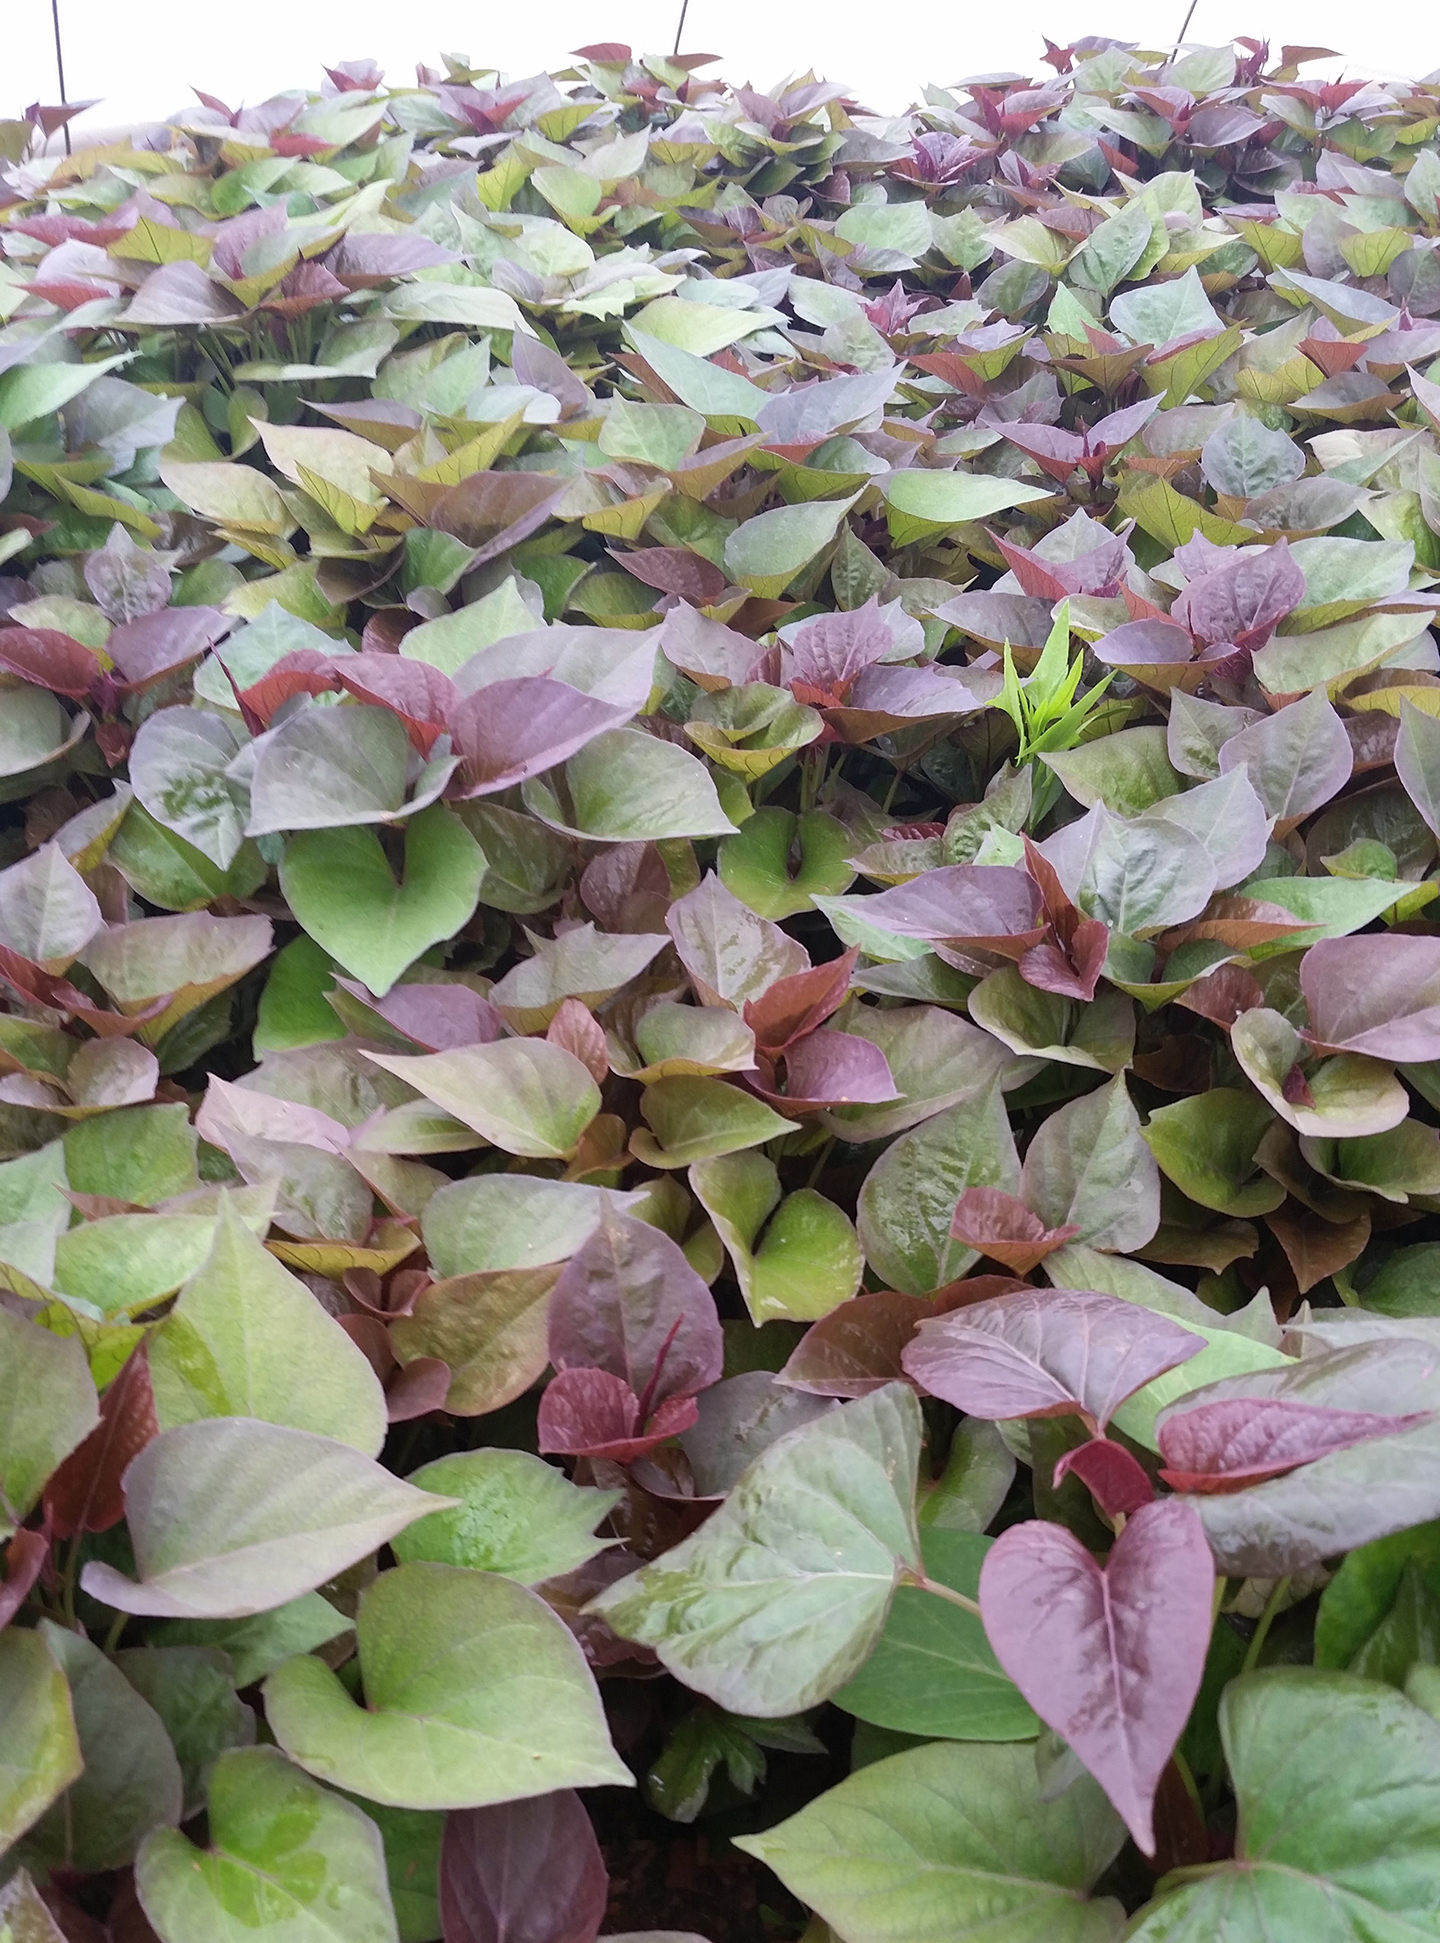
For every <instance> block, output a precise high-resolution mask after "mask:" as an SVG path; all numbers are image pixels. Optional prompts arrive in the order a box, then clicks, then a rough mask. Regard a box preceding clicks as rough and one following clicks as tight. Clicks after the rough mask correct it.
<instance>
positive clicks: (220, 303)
mask: <svg viewBox="0 0 1440 1943" xmlns="http://www.w3.org/2000/svg"><path fill="white" fill-rule="evenodd" d="M282 214H283V212H282ZM244 315H245V306H244V304H242V303H241V302H240V301H239V299H238V298H236V297H232V296H231V295H230V292H229V291H228V290H227V289H225V287H224V285H223V284H218V283H214V282H212V281H211V279H210V278H209V277H207V276H206V274H205V272H204V271H203V270H202V269H201V268H200V265H199V264H198V263H191V262H188V261H182V262H179V263H163V264H162V265H161V266H160V268H159V269H158V270H152V271H151V273H150V275H149V276H148V277H146V279H145V281H144V283H142V284H141V286H140V288H139V289H138V290H137V291H136V293H135V295H134V296H133V297H132V298H131V299H130V302H129V304H128V306H127V307H126V309H125V312H124V314H123V315H122V316H121V317H120V318H119V319H118V322H119V323H120V324H121V325H122V326H123V327H124V328H125V329H127V330H136V329H138V328H139V326H141V325H142V324H143V325H145V326H146V328H147V329H150V328H156V327H159V326H164V325H170V324H223V323H226V322H228V320H229V319H230V318H232V317H243V316H244Z"/></svg>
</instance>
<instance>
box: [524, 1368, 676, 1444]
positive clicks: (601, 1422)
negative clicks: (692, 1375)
mask: <svg viewBox="0 0 1440 1943" xmlns="http://www.w3.org/2000/svg"><path fill="white" fill-rule="evenodd" d="M699 1414H700V1413H699V1409H698V1407H697V1405H696V1402H695V1399H694V1397H693V1396H676V1397H667V1398H666V1399H665V1401H664V1402H663V1403H662V1404H661V1405H660V1408H659V1409H658V1410H657V1411H656V1412H655V1414H654V1415H653V1416H652V1417H650V1418H649V1419H648V1421H647V1420H646V1419H645V1417H644V1415H643V1413H642V1411H641V1408H640V1399H639V1398H638V1397H637V1396H636V1394H635V1392H634V1391H633V1390H632V1389H631V1388H630V1385H629V1384H628V1383H626V1382H625V1380H624V1379H623V1378H622V1377H618V1376H612V1375H611V1373H610V1371H609V1370H595V1369H570V1370H561V1372H560V1374H559V1375H558V1376H556V1377H554V1378H553V1379H552V1380H551V1382H549V1383H548V1384H547V1385H546V1387H545V1393H544V1395H543V1396H542V1397H541V1399H540V1410H539V1415H538V1419H537V1437H538V1442H539V1447H540V1449H541V1450H542V1451H547V1452H553V1453H556V1454H564V1455H566V1456H571V1457H599V1458H606V1459H608V1460H609V1462H611V1463H612V1464H633V1463H634V1461H635V1459H636V1458H637V1457H643V1456H644V1455H645V1454H646V1452H647V1451H652V1450H654V1449H655V1447H656V1445H657V1444H663V1443H664V1442H665V1440H666V1439H667V1438H669V1437H677V1436H679V1434H680V1432H681V1431H682V1430H688V1429H689V1428H690V1426H691V1425H692V1424H693V1423H695V1422H696V1421H697V1419H698V1417H699Z"/></svg>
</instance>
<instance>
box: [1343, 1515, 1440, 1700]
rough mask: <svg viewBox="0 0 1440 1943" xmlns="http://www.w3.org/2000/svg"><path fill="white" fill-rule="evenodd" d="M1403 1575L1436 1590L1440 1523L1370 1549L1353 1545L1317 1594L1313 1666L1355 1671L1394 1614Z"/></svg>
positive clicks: (1378, 1541)
mask: <svg viewBox="0 0 1440 1943" xmlns="http://www.w3.org/2000/svg"><path fill="white" fill-rule="evenodd" d="M1407 1573H1409V1574H1413V1575H1415V1576H1416V1577H1418V1578H1419V1579H1420V1580H1421V1582H1422V1583H1423V1584H1425V1585H1430V1586H1440V1522H1435V1523H1431V1524H1428V1525H1414V1526H1412V1527H1411V1528H1410V1530H1409V1531H1397V1532H1395V1533H1393V1534H1392V1536H1391V1537H1389V1538H1377V1539H1376V1540H1375V1542H1374V1543H1373V1544H1371V1545H1357V1546H1356V1548H1355V1550H1354V1551H1353V1552H1350V1553H1348V1554H1347V1555H1346V1557H1345V1558H1344V1560H1342V1562H1341V1565H1340V1569H1339V1571H1338V1572H1337V1573H1336V1574H1335V1576H1334V1578H1333V1579H1332V1580H1331V1581H1330V1583H1329V1585H1327V1586H1326V1588H1325V1590H1324V1591H1323V1592H1322V1593H1321V1595H1320V1607H1319V1611H1318V1612H1317V1613H1316V1615H1315V1664H1316V1665H1317V1666H1329V1667H1341V1668H1344V1667H1354V1668H1355V1671H1356V1672H1357V1673H1360V1672H1368V1671H1370V1669H1368V1668H1366V1667H1362V1666H1356V1665H1355V1662H1356V1659H1357V1656H1359V1655H1360V1654H1362V1653H1363V1652H1364V1651H1365V1649H1366V1647H1367V1645H1368V1643H1369V1642H1370V1641H1371V1640H1372V1639H1374V1637H1375V1635H1376V1633H1377V1632H1379V1631H1380V1629H1381V1628H1382V1627H1383V1626H1384V1625H1385V1624H1386V1622H1387V1620H1389V1619H1390V1617H1391V1615H1392V1614H1393V1613H1394V1611H1395V1607H1396V1603H1397V1600H1398V1598H1399V1595H1400V1592H1401V1588H1402V1586H1403V1585H1404V1582H1405V1579H1406V1575H1407Z"/></svg>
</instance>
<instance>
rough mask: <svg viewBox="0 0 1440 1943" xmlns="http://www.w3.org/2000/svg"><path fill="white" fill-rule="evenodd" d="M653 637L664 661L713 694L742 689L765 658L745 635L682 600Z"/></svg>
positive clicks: (753, 676)
mask: <svg viewBox="0 0 1440 1943" xmlns="http://www.w3.org/2000/svg"><path fill="white" fill-rule="evenodd" d="M655 638H656V639H657V640H658V641H659V643H660V651H661V653H662V654H663V655H664V656H665V659H666V660H667V661H669V662H672V663H673V664H674V666H675V667H677V668H682V669H683V670H684V671H685V673H686V674H687V675H689V676H690V677H691V679H692V680H693V681H695V682H698V683H699V685H700V687H701V688H705V689H708V690H709V691H710V692H711V693H712V694H713V693H714V692H715V691H716V690H717V689H721V688H740V687H743V686H744V684H745V683H746V682H747V681H751V680H753V679H754V678H755V671H756V668H757V666H758V665H759V663H760V662H762V661H763V660H764V658H765V656H764V651H763V650H762V649H761V648H760V647H759V646H757V644H756V643H755V642H754V641H752V640H750V639H749V638H748V636H746V635H744V634H737V633H736V632H735V630H734V629H733V628H729V627H726V626H725V625H724V624H723V623H722V622H720V621H712V620H710V619H708V618H707V616H706V615H704V614H697V613H696V611H695V609H694V608H693V607H689V606H687V605H686V603H685V602H684V601H683V600H682V601H681V603H680V605H679V606H678V607H673V608H671V610H670V612H669V613H668V614H667V615H666V616H665V619H664V620H663V621H662V622H661V624H660V626H659V628H658V630H657V631H656V636H655Z"/></svg>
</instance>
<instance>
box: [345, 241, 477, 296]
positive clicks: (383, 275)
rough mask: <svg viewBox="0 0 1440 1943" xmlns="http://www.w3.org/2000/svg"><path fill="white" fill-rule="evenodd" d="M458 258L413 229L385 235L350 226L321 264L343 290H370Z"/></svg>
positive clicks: (454, 261)
mask: <svg viewBox="0 0 1440 1943" xmlns="http://www.w3.org/2000/svg"><path fill="white" fill-rule="evenodd" d="M459 260H460V259H459V257H457V256H456V254H455V252H454V251H453V250H447V249H443V248H442V247H441V245H440V244H439V243H432V242H431V240H430V238H429V237H428V236H418V235H416V234H415V233H414V232H413V231H411V232H409V233H408V234H405V235H400V234H398V233H397V234H391V235H388V236H387V235H379V234H366V233H364V232H361V231H357V230H353V229H352V230H349V231H347V232H346V234H345V235H344V236H342V237H341V239H340V241H339V242H338V243H337V244H336V245H335V247H334V249H333V250H328V251H327V252H326V254H325V258H324V267H325V268H326V269H327V270H328V271H329V272H330V274H331V276H332V277H337V278H338V279H339V281H340V282H341V283H342V284H343V285H344V286H345V288H346V289H347V290H370V289H374V288H375V287H376V286H377V285H379V284H382V283H388V282H389V281H390V280H391V278H392V277H405V276H409V275H411V273H412V272H413V271H415V270H429V269H433V268H434V267H435V266H436V265H438V264H441V263H458V262H459Z"/></svg>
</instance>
